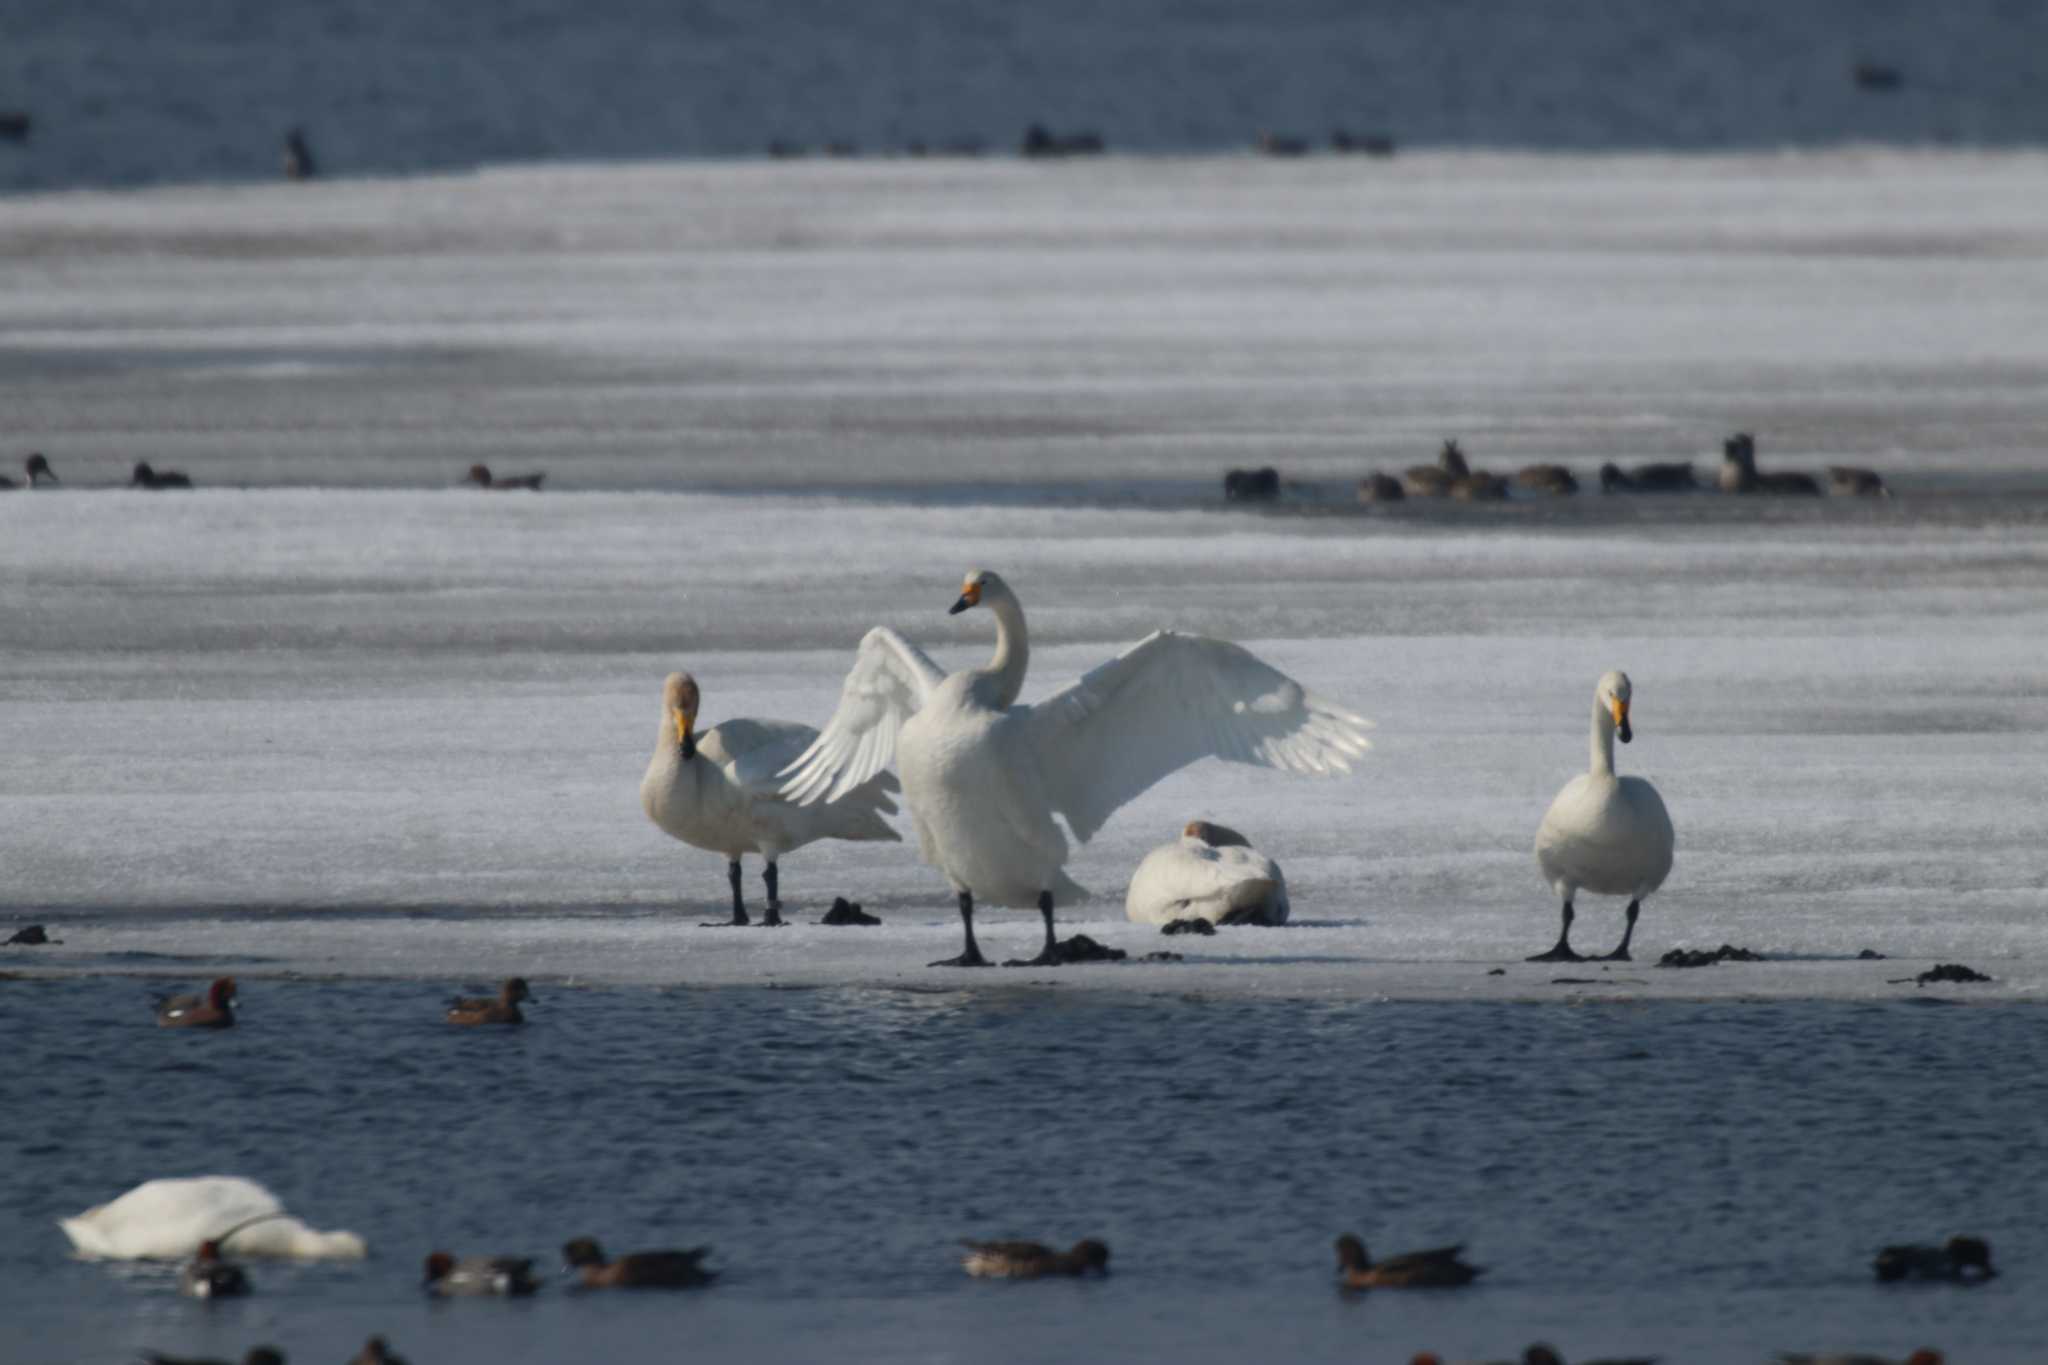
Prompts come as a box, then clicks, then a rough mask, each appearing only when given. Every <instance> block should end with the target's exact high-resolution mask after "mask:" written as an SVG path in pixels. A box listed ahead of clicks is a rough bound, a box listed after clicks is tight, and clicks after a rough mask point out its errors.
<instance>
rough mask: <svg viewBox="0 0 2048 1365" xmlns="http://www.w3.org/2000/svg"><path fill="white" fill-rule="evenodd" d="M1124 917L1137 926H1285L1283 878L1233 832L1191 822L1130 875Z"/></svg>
mask: <svg viewBox="0 0 2048 1365" xmlns="http://www.w3.org/2000/svg"><path fill="white" fill-rule="evenodd" d="M1124 915H1125V917H1126V918H1128V919H1131V920H1134V921H1136V922H1137V923H1139V924H1171V923H1172V922H1173V921H1174V920H1177V919H1205V920H1208V921H1209V922H1210V923H1211V924H1240V923H1244V922H1246V921H1256V922H1258V923H1261V924H1284V923H1286V922H1287V879H1286V878H1285V877H1283V876H1281V875H1280V866H1279V864H1277V863H1275V862H1274V861H1273V860H1272V859H1271V858H1268V857H1267V856H1266V855H1265V854H1263V853H1260V852H1258V851H1256V850H1255V849H1253V848H1252V847H1251V841H1250V840H1249V839H1246V838H1245V837H1244V836H1243V835H1242V834H1239V833H1238V832H1237V831H1236V830H1234V829H1228V828H1225V827H1224V826H1222V825H1212V824H1210V823H1209V822H1208V821H1207V820H1190V821H1189V822H1188V826H1187V828H1186V829H1184V830H1182V831H1181V837H1180V838H1178V839H1176V840H1174V841H1173V842H1172V843H1170V844H1161V845H1160V846H1159V847H1158V848H1155V849H1153V850H1152V851H1151V852H1150V853H1147V854H1146V855H1145V857H1144V861H1142V862H1140V863H1139V864H1138V870H1137V871H1135V872H1133V873H1132V874H1131V887H1130V890H1129V891H1127V892H1125V893H1124Z"/></svg>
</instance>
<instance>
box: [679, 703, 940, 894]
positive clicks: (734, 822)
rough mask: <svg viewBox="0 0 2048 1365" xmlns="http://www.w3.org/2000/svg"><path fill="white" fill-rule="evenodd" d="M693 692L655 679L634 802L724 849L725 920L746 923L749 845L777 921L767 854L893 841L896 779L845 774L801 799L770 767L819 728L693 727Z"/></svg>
mask: <svg viewBox="0 0 2048 1365" xmlns="http://www.w3.org/2000/svg"><path fill="white" fill-rule="evenodd" d="M700 700H701V696H700V694H699V692H698V690H697V680H696V679H695V678H693V677H691V676H690V675H689V674H687V673H671V674H669V675H668V681H666V682H665V683H663V684H662V689H661V734H660V736H659V738H657V739H656V740H655V743H654V757H653V758H652V759H650V760H649V761H648V764H647V775H646V776H645V777H643V778H641V779H640V805H641V806H642V808H644V809H645V810H646V812H647V818H648V819H650V820H652V821H653V822H654V823H655V824H656V825H659V826H660V827H661V828H662V829H664V830H666V831H667V832H668V833H670V834H672V835H674V836H675V837H676V838H678V839H681V840H682V841H683V842H684V843H686V844H690V845H693V846H694V847H697V848H701V849H706V850H708V851H709V852H712V853H723V854H724V855H725V857H726V865H725V875H726V879H727V881H729V882H730V883H731V884H732V920H731V923H733V924H745V923H747V922H748V921H747V904H746V899H745V898H744V897H743V896H742V895H741V894H740V855H741V854H742V853H758V854H759V855H760V856H761V857H762V858H763V859H764V860H765V861H766V862H767V864H768V865H767V866H766V867H765V868H763V869H762V871H761V880H762V882H763V883H764V884H765V885H766V886H767V889H768V913H767V915H766V916H765V917H764V918H763V919H762V921H761V922H762V923H763V924H767V925H776V924H781V923H782V899H781V896H780V888H779V886H778V882H777V876H778V871H777V867H776V860H777V859H778V858H780V857H781V856H782V855H783V854H785V853H787V852H789V851H790V850H791V849H795V848H802V847H803V846H804V845H805V844H808V843H810V842H811V841H812V840H814V839H886V840H889V841H891V842H901V841H902V837H903V836H902V835H900V834H898V833H897V832H896V831H895V830H893V829H891V828H890V827H889V822H888V821H887V820H884V819H883V818H882V816H883V815H884V814H888V815H894V814H895V813H896V803H895V802H894V801H892V800H890V799H889V798H890V794H891V793H892V792H894V791H896V789H897V788H896V779H895V778H893V777H891V776H890V775H889V774H887V773H872V774H870V776H869V779H868V780H866V781H863V782H859V783H854V784H850V785H849V786H848V787H847V789H846V791H845V792H844V793H843V794H840V795H836V796H835V797H834V798H833V799H832V800H831V801H828V802H826V803H825V804H823V805H815V806H803V805H797V804H794V803H792V802H789V801H785V800H783V799H782V797H781V796H780V795H779V794H778V793H777V790H776V787H777V780H778V779H777V773H778V772H780V770H781V769H782V768H783V767H784V766H785V765H787V764H788V763H790V762H791V761H792V760H793V759H795V758H796V757H797V755H799V754H801V753H803V752H804V751H805V749H806V746H808V745H809V744H810V743H811V742H812V741H813V740H815V739H817V737H818V732H817V731H816V730H814V729H812V728H811V727H810V726H808V725H795V724H792V723H791V722H789V721H784V720H727V721H722V722H720V723H719V724H717V725H714V726H712V727H711V728H710V729H709V730H705V731H702V732H701V733H700V732H699V731H698V730H697V728H696V724H697V706H698V703H699V701H700Z"/></svg>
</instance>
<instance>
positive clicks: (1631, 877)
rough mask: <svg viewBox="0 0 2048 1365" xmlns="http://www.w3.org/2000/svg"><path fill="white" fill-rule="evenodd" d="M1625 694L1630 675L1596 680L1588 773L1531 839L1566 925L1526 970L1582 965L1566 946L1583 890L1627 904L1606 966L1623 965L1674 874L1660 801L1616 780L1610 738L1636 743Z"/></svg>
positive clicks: (1649, 791) (1633, 781) (1646, 789)
mask: <svg viewBox="0 0 2048 1365" xmlns="http://www.w3.org/2000/svg"><path fill="white" fill-rule="evenodd" d="M1629 692H1630V688H1629V681H1628V674H1626V673H1606V674H1603V675H1601V678H1600V683H1599V685H1598V686H1597V687H1595V688H1594V689H1593V765H1592V768H1591V769H1590V770H1589V771H1587V772H1583V773H1580V774H1579V775H1578V776H1577V777H1575V778H1573V779H1572V780H1571V781H1569V782H1567V783H1565V784H1564V790H1563V791H1561V792H1559V793H1558V794H1557V799H1556V800H1555V801H1552V802H1551V803H1550V809H1549V810H1548V811H1546V812H1545V813H1544V816H1543V824H1542V825H1541V827H1539V828H1538V829H1537V831H1536V865H1537V866H1538V867H1540V868H1542V869H1543V879H1544V880H1545V881H1547V882H1549V883H1550V885H1551V889H1552V890H1554V891H1556V892H1557V894H1558V896H1559V898H1560V899H1562V900H1563V902H1564V912H1563V916H1564V923H1563V926H1562V927H1561V928H1560V929H1559V930H1558V934H1557V946H1556V947H1554V948H1552V949H1551V950H1550V951H1549V952H1547V953H1538V954H1537V955H1536V956H1534V957H1532V958H1530V959H1529V961H1531V962H1583V961H1585V959H1584V958H1582V957H1580V956H1579V955H1578V954H1577V953H1575V952H1573V951H1572V945H1571V936H1572V914H1573V911H1572V898H1573V897H1574V896H1576V895H1577V894H1578V893H1579V892H1580V891H1582V890H1583V891H1594V892H1598V893H1599V894H1600V895H1603V896H1627V897H1628V898H1629V900H1628V928H1627V929H1626V930H1624V931H1623V933H1622V936H1621V946H1620V947H1618V948H1616V949H1615V950H1614V951H1613V952H1611V953H1609V954H1607V956H1606V958H1605V959H1603V960H1605V961H1613V962H1626V961H1628V960H1629V956H1628V943H1629V939H1630V938H1632V937H1633V936H1634V934H1635V932H1636V916H1637V915H1638V914H1640V913H1642V908H1643V906H1642V901H1643V897H1645V896H1647V895H1649V894H1650V893H1651V892H1652V891H1655V890H1656V889H1657V888H1658V887H1660V886H1662V885H1663V884H1664V878H1665V877H1667V876H1669V875H1670V873H1671V847H1672V835H1671V817H1670V816H1669V815H1668V814H1666V813H1665V810H1664V798H1662V797H1661V796H1659V795H1657V789H1656V788H1655V787H1653V786H1651V785H1650V784H1649V783H1648V782H1646V781H1644V780H1643V779H1642V778H1640V777H1616V776H1615V775H1614V737H1615V735H1616V734H1619V735H1620V736H1621V742H1622V743H1623V744H1626V743H1628V742H1629V740H1630V739H1631V738H1632V737H1633V732H1632V731H1631V730H1630V729H1629V725H1628V702H1629Z"/></svg>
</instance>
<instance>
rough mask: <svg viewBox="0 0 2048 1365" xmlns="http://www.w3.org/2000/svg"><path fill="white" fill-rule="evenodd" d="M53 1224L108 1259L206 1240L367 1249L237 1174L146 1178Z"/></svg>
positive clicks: (318, 1254) (304, 1249)
mask: <svg viewBox="0 0 2048 1365" xmlns="http://www.w3.org/2000/svg"><path fill="white" fill-rule="evenodd" d="M58 1226H59V1227H61V1228H63V1229H64V1235H65V1236H67V1237H69V1238H70V1239H71V1245H72V1247H73V1248H74V1249H75V1250H76V1251H77V1252H78V1254H79V1255H81V1256H90V1257H97V1258H101V1259H104V1260H114V1261H138V1260H157V1261H174V1260H181V1259H183V1258H184V1257H187V1256H190V1255H191V1254H192V1253H193V1252H195V1251H197V1250H198V1249H199V1244H200V1243H201V1242H207V1241H216V1242H220V1243H221V1244H222V1245H221V1251H222V1252H223V1253H225V1252H229V1251H233V1252H236V1253H239V1254H240V1255H243V1256H285V1257H297V1258H299V1259H302V1260H360V1259H361V1258H362V1256H363V1255H364V1253H365V1251H366V1248H365V1247H364V1245H363V1239H362V1238H360V1237H358V1236H356V1234H354V1233H353V1232H316V1231H315V1230H314V1229H312V1228H309V1227H307V1226H306V1225H305V1224H304V1223H301V1222H300V1221H299V1220H298V1219H296V1218H293V1217H290V1216H289V1215H287V1214H286V1213H285V1211H284V1205H283V1204H281V1203H279V1202H278V1199H277V1196H276V1195H274V1194H272V1193H271V1192H270V1191H269V1190H266V1189H264V1188H263V1187H262V1186H261V1185H259V1184H257V1183H256V1182H255V1181H253V1180H245V1179H243V1178H242V1177H241V1176H238V1175H201V1176H192V1177H190V1178H186V1179H171V1180H148V1181H144V1182H143V1183H142V1184H140V1185H137V1186H136V1187H135V1188H134V1189H132V1190H130V1191H128V1192H127V1193H126V1194H124V1195H122V1196H121V1197H120V1198H118V1199H114V1200H110V1201H109V1202H107V1203H105V1204H99V1205H95V1206H94V1207H92V1208H89V1209H87V1210H86V1211H85V1212H84V1213H81V1214H78V1215H77V1216H75V1217H72V1218H62V1219H59V1220H58Z"/></svg>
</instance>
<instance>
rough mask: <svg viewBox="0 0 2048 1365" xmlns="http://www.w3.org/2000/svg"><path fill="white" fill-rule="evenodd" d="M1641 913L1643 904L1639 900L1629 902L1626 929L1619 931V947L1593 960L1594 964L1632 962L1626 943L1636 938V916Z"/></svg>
mask: <svg viewBox="0 0 2048 1365" xmlns="http://www.w3.org/2000/svg"><path fill="white" fill-rule="evenodd" d="M1642 913H1643V903H1642V902H1641V901H1639V900H1638V901H1630V902H1629V903H1628V928H1626V929H1624V930H1622V931H1621V946H1620V947H1619V948H1616V949H1615V950H1614V951H1613V952H1611V953H1609V954H1607V956H1605V957H1601V958H1595V959H1593V960H1594V961H1596V962H1629V961H1632V960H1633V959H1631V958H1630V957H1629V955H1628V941H1629V940H1630V939H1632V938H1634V937H1635V936H1636V916H1637V915H1640V914H1642Z"/></svg>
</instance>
